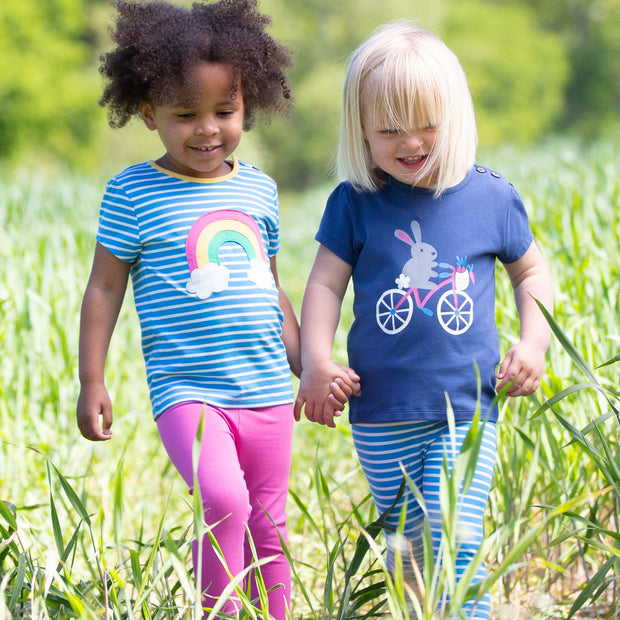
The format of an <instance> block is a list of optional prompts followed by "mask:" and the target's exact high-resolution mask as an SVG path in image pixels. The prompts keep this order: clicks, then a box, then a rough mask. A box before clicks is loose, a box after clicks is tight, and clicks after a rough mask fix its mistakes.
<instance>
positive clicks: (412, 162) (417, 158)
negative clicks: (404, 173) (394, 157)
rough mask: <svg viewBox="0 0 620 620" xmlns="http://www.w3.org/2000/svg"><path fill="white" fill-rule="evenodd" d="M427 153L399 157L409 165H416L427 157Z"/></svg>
mask: <svg viewBox="0 0 620 620" xmlns="http://www.w3.org/2000/svg"><path fill="white" fill-rule="evenodd" d="M426 157H427V156H426V155H413V156H411V157H399V158H398V159H399V160H400V161H402V162H403V164H405V165H407V166H415V165H416V164H419V163H420V162H423V161H424V160H425V159H426Z"/></svg>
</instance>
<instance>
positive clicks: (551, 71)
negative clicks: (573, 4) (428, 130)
mask: <svg viewBox="0 0 620 620" xmlns="http://www.w3.org/2000/svg"><path fill="white" fill-rule="evenodd" d="M441 33H442V37H443V38H444V40H445V41H446V42H447V43H448V45H449V46H450V47H451V48H452V49H453V50H454V52H455V53H456V55H457V56H458V57H459V59H460V61H461V64H462V65H463V68H464V69H465V72H466V74H467V77H468V81H469V86H470V89H471V91H472V97H473V100H474V106H475V108H476V116H477V122H478V131H479V136H480V146H481V147H488V146H496V145H497V144H499V143H501V142H505V141H508V142H511V143H514V144H522V145H527V144H531V143H532V142H534V141H535V140H536V138H538V137H539V136H541V135H544V134H549V133H551V132H552V131H553V130H554V129H555V128H556V126H557V122H558V119H559V118H560V117H561V116H562V115H563V113H564V92H565V88H566V83H567V78H568V69H569V66H568V59H567V53H566V49H565V47H564V45H563V42H562V40H561V38H560V36H559V35H558V34H557V33H555V32H552V31H550V30H545V29H542V28H541V26H540V24H539V23H537V20H536V15H535V13H534V11H533V10H531V9H530V7H528V6H527V5H525V6H524V5H517V4H516V3H514V2H512V3H510V4H508V3H506V4H502V5H493V4H490V3H488V2H480V1H478V0H460V1H458V0H452V2H451V3H450V10H449V11H448V12H447V13H446V16H445V20H444V21H443V24H442V27H441Z"/></svg>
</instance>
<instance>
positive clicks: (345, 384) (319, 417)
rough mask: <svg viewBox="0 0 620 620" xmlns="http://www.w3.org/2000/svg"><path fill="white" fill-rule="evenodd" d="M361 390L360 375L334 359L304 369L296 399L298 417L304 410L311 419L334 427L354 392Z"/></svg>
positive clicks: (296, 417) (297, 417)
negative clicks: (335, 420) (335, 419)
mask: <svg viewBox="0 0 620 620" xmlns="http://www.w3.org/2000/svg"><path fill="white" fill-rule="evenodd" d="M359 393H360V386H359V377H358V375H357V374H356V373H355V372H354V371H353V370H351V369H350V368H347V367H346V366H342V365H340V364H336V363H335V362H332V361H331V360H329V361H327V362H325V363H323V364H320V365H319V364H317V365H316V366H315V367H312V368H305V369H304V370H303V371H302V373H301V383H300V387H299V393H298V394H297V399H296V400H295V406H294V411H295V419H296V420H297V421H299V420H300V418H301V410H302V409H304V411H305V414H306V418H308V420H310V421H311V422H316V423H318V424H325V425H326V426H330V427H332V428H333V427H335V426H336V424H335V423H334V417H337V416H339V415H340V414H341V411H342V410H343V409H344V405H345V403H346V402H347V400H348V399H349V396H351V394H356V395H358V394H359Z"/></svg>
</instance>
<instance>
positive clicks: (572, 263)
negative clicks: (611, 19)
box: [0, 140, 620, 620]
mask: <svg viewBox="0 0 620 620" xmlns="http://www.w3.org/2000/svg"><path fill="white" fill-rule="evenodd" d="M616 148H617V143H616V142H614V141H612V140H610V141H609V142H606V143H599V144H597V145H594V146H591V147H589V148H587V149H586V148H584V147H583V146H582V145H578V144H576V143H573V142H571V141H569V140H562V141H560V140H557V141H554V142H550V143H549V144H547V145H544V146H541V147H540V148H538V149H534V150H529V151H527V152H522V151H517V150H513V149H505V150H502V151H499V152H495V153H490V154H486V155H485V156H483V157H481V163H483V164H488V165H489V166H491V167H493V168H496V169H498V170H500V171H501V172H502V173H503V174H504V175H505V176H506V177H507V178H508V179H509V180H511V181H512V182H514V184H515V185H516V186H517V188H518V189H519V191H520V193H521V195H522V196H523V198H524V200H525V202H526V206H527V208H528V212H529V213H530V217H531V220H532V225H533V227H534V230H535V233H536V236H537V239H538V243H539V246H540V248H541V250H542V251H543V253H544V255H545V256H546V258H547V260H548V263H549V266H550V269H551V272H552V275H553V279H554V282H555V292H556V312H555V320H556V323H557V329H558V337H556V338H555V339H554V341H553V343H552V346H551V349H550V352H549V356H548V367H547V371H546V374H545V377H544V380H543V385H542V387H541V389H540V390H539V392H538V393H537V394H536V395H535V396H534V397H531V398H529V399H520V400H516V401H513V400H511V401H503V402H502V404H501V411H502V417H501V420H502V421H501V424H500V427H499V436H500V442H499V454H498V464H497V476H496V482H495V485H494V488H493V490H492V495H491V501H490V503H489V508H488V524H487V531H488V540H487V547H486V550H487V552H488V553H487V562H488V564H489V567H490V569H491V570H490V579H491V581H492V587H491V591H492V597H493V602H494V607H495V610H496V615H497V618H506V619H508V618H509V619H511V620H512V619H514V618H541V619H542V618H567V617H569V615H570V614H571V613H574V614H575V617H579V614H580V613H582V612H585V610H587V612H588V613H589V614H590V615H588V616H587V617H600V618H615V617H618V614H619V613H620V610H619V609H618V602H617V601H618V589H617V578H618V575H619V574H620V566H619V565H618V551H619V550H620V524H619V523H618V518H619V517H618V515H620V498H619V496H618V495H619V488H620V486H619V483H620V452H619V450H618V436H619V433H618V431H619V430H620V428H619V427H620V425H619V422H618V419H617V411H614V408H615V409H617V407H618V391H617V390H618V379H617V378H618V368H619V367H618V364H617V363H615V362H612V363H610V364H608V365H605V366H601V365H602V364H604V363H605V362H606V361H608V360H612V359H613V358H614V356H617V355H618V352H619V350H620V336H619V331H618V322H619V321H618V319H619V317H620V290H619V289H620V274H619V270H620V258H619V256H620V253H619V251H618V248H619V239H620V207H619V205H620V161H619V160H618V158H617V156H616V155H615V149H616ZM104 181H105V179H101V178H83V177H79V176H75V175H72V174H69V173H60V174H57V175H55V176H52V175H51V174H50V175H45V174H40V175H37V176H36V177H33V176H32V175H30V174H27V173H25V172H24V173H21V174H17V175H11V176H9V175H8V174H5V175H2V176H0V312H1V313H2V315H1V316H2V323H1V325H0V500H2V501H1V502H0V618H2V620H4V617H5V616H6V617H11V616H12V617H24V618H26V617H27V618H52V617H53V618H70V617H83V618H122V617H147V618H150V617H152V618H192V617H194V612H195V599H196V596H195V592H194V590H193V580H192V578H191V575H190V574H189V567H190V561H189V545H190V542H191V536H192V527H193V522H194V516H193V514H194V506H193V504H192V499H191V498H190V497H189V496H188V495H187V493H186V489H185V488H184V485H183V483H182V481H181V480H180V478H179V477H178V475H177V474H176V472H175V471H174V469H173V468H172V467H171V466H170V464H169V463H168V459H167V457H166V456H165V454H164V452H163V450H162V449H161V446H160V444H159V440H158V437H157V433H156V428H155V425H154V424H153V422H152V419H151V414H150V408H149V403H148V394H147V389H146V382H145V377H144V366H143V362H142V358H141V352H140V342H139V328H138V324H137V320H136V318H135V313H134V310H133V307H132V300H131V294H128V296H127V300H126V303H125V306H124V308H123V311H122V313H121V316H120V319H119V323H118V326H117V329H116V332H115V335H114V338H113V341H112V346H111V350H110V354H109V358H108V366H107V384H108V388H109V390H110V393H111V395H112V399H113V402H114V405H115V420H114V426H113V429H114V438H113V440H112V441H110V442H107V443H105V444H93V443H90V442H88V441H86V440H84V439H82V438H81V437H80V435H79V432H78V431H77V428H76V425H75V399H76V397H77V389H78V382H77V340H78V315H79V306H80V302H81V295H82V292H83V289H84V286H85V283H86V279H87V277H88V272H89V269H90V262H91V259H92V250H93V237H94V232H95V228H96V218H97V210H98V203H99V200H100V196H101V193H102V189H103V183H104ZM328 193H329V187H323V188H318V189H316V190H314V191H311V192H307V193H305V194H303V195H283V196H281V204H282V236H283V241H282V248H281V252H280V254H279V255H278V269H279V273H280V279H281V281H282V283H283V285H284V287H285V289H286V290H287V292H288V294H289V296H290V297H291V299H292V301H293V305H294V307H295V309H296V310H297V312H299V309H300V306H301V298H302V295H303V289H304V285H305V280H306V278H307V275H308V273H309V270H310V268H311V265H312V261H313V258H314V254H315V251H316V243H315V242H314V241H313V240H312V239H313V234H314V231H315V230H316V227H317V225H318V221H319V218H320V215H321V211H322V208H323V205H324V202H325V198H326V196H327V194H328ZM500 271H501V270H500ZM497 284H498V307H497V315H498V323H499V327H500V336H501V342H502V348H503V349H504V350H505V349H506V348H508V346H509V345H510V344H511V342H513V341H514V339H515V338H516V336H517V334H518V328H517V324H516V320H515V310H514V304H513V302H512V296H511V291H510V288H509V286H508V283H507V278H506V277H504V275H503V274H502V273H500V274H499V275H498V283H497ZM350 321H351V314H350V308H349V307H347V308H345V311H344V313H343V319H342V327H341V329H340V330H339V332H338V334H337V338H336V351H335V354H336V356H337V357H338V358H339V359H340V360H341V361H343V362H344V361H346V326H347V325H348V324H350ZM548 399H553V400H552V401H550V402H546V404H543V403H545V401H548ZM595 421H596V422H597V424H594V422H595ZM464 468H465V470H466V469H467V464H466V463H465V466H464ZM456 482H458V481H453V483H456ZM289 515H290V521H289V538H290V543H289V548H288V550H287V552H288V553H289V554H290V558H291V563H292V566H293V569H294V574H295V577H296V579H297V582H296V584H295V586H294V592H293V603H292V610H291V615H292V617H293V618H296V619H299V618H303V619H304V620H310V619H312V620H314V619H317V620H319V619H323V618H343V619H344V618H354V617H364V616H366V617H373V616H372V615H368V614H373V613H379V611H372V610H373V609H374V608H375V606H376V607H377V608H380V609H381V611H382V612H385V613H388V612H389V613H390V614H391V616H392V617H394V618H400V617H402V618H405V617H416V616H415V613H416V612H415V611H411V612H409V611H407V607H408V606H409V607H411V608H412V609H415V607H416V605H415V603H414V600H415V601H417V600H418V599H414V597H413V595H412V593H411V591H410V590H409V589H408V587H407V584H405V583H404V582H403V581H402V580H399V579H398V578H397V577H396V578H394V579H392V578H391V576H390V575H388V574H387V573H386V572H385V570H384V569H383V566H382V555H381V550H382V545H383V544H384V542H383V538H382V536H381V535H378V536H377V537H376V539H375V538H373V537H372V536H368V535H367V534H365V533H362V528H365V529H364V531H365V532H369V533H370V534H377V531H373V528H372V527H370V528H369V527H368V526H369V524H371V523H372V522H373V521H375V520H376V519H377V518H378V515H376V514H375V512H374V509H373V507H372V502H371V501H370V500H369V497H368V490H367V486H366V483H365V481H364V479H363V476H362V474H361V471H360V469H359V467H358V464H357V461H356V458H355V455H354V450H353V447H352V442H351V438H350V433H349V428H348V424H347V422H346V419H344V418H343V419H342V420H341V422H340V423H339V425H338V428H337V429H335V430H330V429H327V428H325V427H319V426H316V425H311V424H309V423H307V422H303V423H301V424H298V425H297V426H296V428H295V436H294V462H293V471H292V475H291V495H290V503H289ZM199 525H200V523H199ZM431 568H432V567H429V568H428V570H427V572H426V574H425V575H424V577H425V578H427V579H430V581H428V582H426V583H427V585H428V584H430V586H432V587H430V588H427V595H428V596H427V599H426V602H425V600H424V599H422V600H421V602H420V601H418V612H419V613H418V616H419V617H424V618H430V617H431V615H430V614H431V610H430V607H429V605H430V603H429V602H428V601H431V600H432V594H433V593H432V591H431V590H432V588H435V592H437V589H439V590H440V589H441V588H449V587H450V582H449V576H447V575H445V574H444V575H442V574H437V575H436V579H435V580H434V581H433V580H432V579H431V577H432V574H431ZM433 584H434V585H433ZM465 585H466V584H465ZM452 595H453V596H457V595H458V596H461V595H465V593H464V592H462V591H458V592H457V591H455V590H454V589H453V592H452ZM425 605H426V607H425ZM244 606H245V612H244V613H245V614H246V615H247V616H248V617H252V615H253V614H255V611H254V605H253V604H252V602H251V601H249V600H247V599H244ZM106 609H107V611H106ZM425 609H426V611H425ZM592 614H598V616H596V615H592ZM583 617H586V616H583Z"/></svg>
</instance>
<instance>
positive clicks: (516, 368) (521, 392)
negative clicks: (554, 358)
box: [495, 340, 545, 397]
mask: <svg viewBox="0 0 620 620" xmlns="http://www.w3.org/2000/svg"><path fill="white" fill-rule="evenodd" d="M544 368H545V350H543V349H541V348H540V346H536V345H535V344H532V343H529V342H527V341H524V340H520V341H519V342H518V343H517V344H516V345H515V346H514V347H512V348H511V349H510V350H509V351H508V353H506V357H505V358H504V361H503V362H502V364H501V366H500V368H499V372H498V373H497V380H498V383H497V385H496V386H495V389H496V390H497V391H500V390H501V389H502V388H503V387H505V386H507V385H510V387H509V388H508V390H507V391H506V395H507V396H513V397H514V396H529V395H530V394H533V393H534V392H535V391H536V390H537V389H538V386H539V384H540V378H541V377H542V374H543V371H544Z"/></svg>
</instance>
